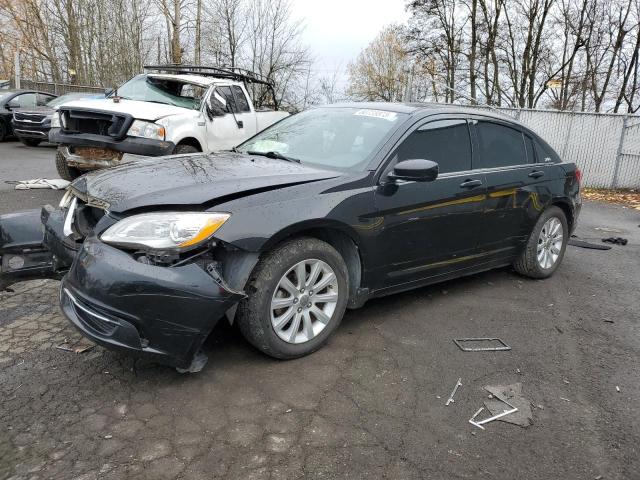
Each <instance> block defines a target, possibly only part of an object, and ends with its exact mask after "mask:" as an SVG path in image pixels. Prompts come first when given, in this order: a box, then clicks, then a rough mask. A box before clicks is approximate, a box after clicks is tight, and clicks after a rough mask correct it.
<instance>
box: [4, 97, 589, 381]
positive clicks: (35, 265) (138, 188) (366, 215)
mask: <svg viewBox="0 0 640 480" xmlns="http://www.w3.org/2000/svg"><path fill="white" fill-rule="evenodd" d="M579 192H580V171H579V170H578V169H577V168H576V165H575V164H572V163H563V162H562V161H561V160H560V158H558V155H557V154H556V153H555V152H554V151H553V150H552V149H551V147H549V145H548V144H547V143H546V142H545V141H544V140H542V139H541V138H540V137H539V136H538V135H536V134H535V133H534V132H532V131H531V130H529V129H528V128H526V127H524V126H522V125H521V124H519V123H517V122H515V121H513V120H512V119H511V118H507V117H503V116H500V115H495V114H493V113H489V112H486V111H478V110H474V109H469V108H462V107H454V106H450V107H443V106H441V105H425V104H385V103H368V104H357V103H356V104H343V105H335V106H328V107H321V108H316V109H313V110H309V111H305V112H303V113H300V114H297V115H294V116H292V117H289V118H286V119H284V120H282V121H281V122H279V123H277V124H275V125H273V126H271V127H270V128H268V129H266V130H265V131H263V132H261V133H259V134H258V135H256V136H255V137H253V138H251V139H250V140H248V141H246V142H245V143H243V144H241V145H240V146H238V147H237V148H236V149H234V150H233V151H230V152H219V153H215V154H210V155H205V154H191V155H179V156H171V157H163V158H161V159H158V158H155V159H153V161H152V162H149V161H145V160H140V161H136V162H134V163H130V164H127V165H122V166H121V167H117V168H113V169H110V170H105V171H100V172H95V173H90V174H87V175H84V176H82V177H80V178H79V179H77V180H75V181H74V182H73V183H72V185H71V187H70V189H69V191H68V193H67V195H66V196H65V198H64V199H63V201H62V203H61V206H60V208H59V209H56V210H54V209H52V208H51V207H45V208H44V209H43V210H42V212H39V211H30V212H25V213H23V214H13V215H10V216H3V217H0V239H1V240H0V242H2V243H0V255H2V276H0V280H3V279H4V281H5V283H9V282H12V281H15V280H17V279H19V278H28V277H33V276H54V275H60V276H62V275H64V278H63V279H62V286H61V290H60V299H61V300H60V301H61V305H62V309H63V311H64V313H65V314H66V315H67V317H68V318H69V319H70V321H71V322H72V323H73V324H74V325H76V327H78V328H79V329H80V330H81V331H82V332H83V333H84V334H85V335H86V336H88V337H90V338H92V339H93V340H95V341H96V342H98V343H100V344H102V345H105V346H107V347H110V348H119V349H123V350H126V351H130V352H136V353H138V354H147V355H150V356H153V357H154V358H156V359H158V360H160V361H162V362H166V363H169V364H173V365H177V366H178V367H180V368H185V369H190V370H192V371H193V370H197V369H198V368H200V367H201V366H202V356H201V355H198V352H199V351H200V347H201V345H202V343H203V342H204V340H205V339H206V338H207V336H208V335H209V334H210V332H211V331H212V329H213V327H214V325H215V324H216V323H217V322H218V320H220V319H221V318H223V317H224V316H225V315H226V317H227V318H228V319H229V321H235V322H237V323H238V324H239V327H240V330H241V331H242V333H243V334H244V335H245V337H246V338H247V339H248V340H249V341H250V342H251V343H252V344H253V345H254V346H256V347H257V348H259V349H260V350H262V351H263V352H265V353H267V354H269V355H271V356H274V357H277V358H295V357H299V356H301V355H306V354H308V353H311V352H313V351H314V350H316V349H318V348H319V347H320V346H321V345H322V344H323V343H324V342H325V341H326V340H327V338H328V337H329V335H330V334H331V333H332V332H333V331H334V330H335V329H336V328H337V326H338V324H339V323H340V320H341V319H342V316H343V314H344V311H345V309H346V308H347V307H350V308H356V307H359V306H361V305H362V304H363V303H364V302H365V301H366V300H367V299H369V298H372V297H377V296H381V295H387V294H390V293H394V292H399V291H403V290H408V289H412V288H416V287H420V286H422V285H427V284H430V283H434V282H440V281H443V280H447V279H451V278H455V277H460V276H462V275H470V274H473V273H477V272H481V271H484V270H488V269H491V268H496V267H504V266H507V265H513V266H514V268H515V269H516V271H518V272H519V273H521V274H523V275H525V276H528V277H531V278H536V279H540V278H545V277H548V276H550V275H552V274H553V272H554V271H555V270H556V269H557V268H558V266H559V265H560V263H561V261H562V258H563V255H564V253H565V247H566V244H567V240H568V238H569V236H570V234H571V232H572V231H573V229H574V228H575V226H576V222H577V219H578V215H579V212H580V205H581V201H580V193H579ZM41 220H42V222H43V223H44V232H45V233H44V238H43V234H42V232H43V228H42V225H41V223H40V222H41Z"/></svg>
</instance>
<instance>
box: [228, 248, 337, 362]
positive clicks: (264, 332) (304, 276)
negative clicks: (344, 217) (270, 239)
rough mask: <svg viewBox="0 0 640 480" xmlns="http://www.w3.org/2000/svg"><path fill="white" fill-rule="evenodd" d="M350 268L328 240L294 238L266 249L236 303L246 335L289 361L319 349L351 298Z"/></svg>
mask: <svg viewBox="0 0 640 480" xmlns="http://www.w3.org/2000/svg"><path fill="white" fill-rule="evenodd" d="M347 277H348V272H347V266H346V265H345V263H344V260H343V259H342V256H341V255H340V254H339V253H338V252H337V251H336V249H335V248H333V247H332V246H331V245H329V244H328V243H325V242H323V241H321V240H318V239H316V238H296V239H293V240H290V241H288V242H286V243H283V244H282V245H280V246H279V247H277V248H275V249H274V250H273V251H271V252H269V253H267V254H266V255H265V256H264V257H263V258H262V259H261V260H260V262H259V263H258V265H257V266H256V268H255V269H254V271H253V272H252V273H251V276H250V277H249V282H248V283H247V287H246V288H245V291H246V293H247V294H248V297H247V298H246V299H244V300H242V301H241V302H240V304H239V306H238V312H237V316H236V318H237V322H238V326H239V327H240V331H241V332H242V334H243V335H244V337H245V338H246V339H247V340H248V341H249V343H251V344H252V345H253V346H254V347H256V348H258V349H259V350H262V351H263V352H264V353H266V354H267V355H269V356H272V357H275V358H281V359H290V358H297V357H302V356H304V355H308V354H310V353H312V352H314V351H316V350H317V349H319V348H320V347H321V346H322V345H323V344H324V343H325V342H326V341H327V338H329V336H330V335H331V333H333V331H334V330H335V329H336V328H337V327H338V325H339V324H340V321H341V320H342V316H343V315H344V311H345V309H346V307H347V299H348V298H349V283H348V281H347Z"/></svg>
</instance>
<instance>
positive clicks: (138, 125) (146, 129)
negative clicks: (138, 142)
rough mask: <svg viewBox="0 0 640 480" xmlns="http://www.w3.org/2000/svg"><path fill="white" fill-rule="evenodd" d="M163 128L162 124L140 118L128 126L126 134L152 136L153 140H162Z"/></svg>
mask: <svg viewBox="0 0 640 480" xmlns="http://www.w3.org/2000/svg"><path fill="white" fill-rule="evenodd" d="M165 133H166V132H165V129H164V127H163V126H162V125H158V124H157V123H153V122H145V121H142V120H134V122H133V123H132V124H131V126H130V127H129V131H128V132H127V135H129V136H131V137H143V138H152V139H154V140H164V137H165Z"/></svg>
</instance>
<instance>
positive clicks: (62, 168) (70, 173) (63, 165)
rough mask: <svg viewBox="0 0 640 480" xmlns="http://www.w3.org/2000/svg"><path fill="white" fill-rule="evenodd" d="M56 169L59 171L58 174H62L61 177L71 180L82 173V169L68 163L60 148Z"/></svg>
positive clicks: (57, 153) (57, 154)
mask: <svg viewBox="0 0 640 480" xmlns="http://www.w3.org/2000/svg"><path fill="white" fill-rule="evenodd" d="M56 170H57V171H58V175H60V178H62V179H64V180H68V181H70V182H72V181H73V180H75V179H76V178H78V177H79V176H80V175H82V172H81V171H80V170H78V169H77V168H74V167H70V166H69V165H68V164H67V159H66V158H64V155H63V154H62V152H61V151H60V150H58V151H56Z"/></svg>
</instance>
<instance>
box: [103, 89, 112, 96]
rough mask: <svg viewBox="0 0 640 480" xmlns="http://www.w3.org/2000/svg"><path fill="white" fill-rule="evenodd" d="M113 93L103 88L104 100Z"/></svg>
mask: <svg viewBox="0 0 640 480" xmlns="http://www.w3.org/2000/svg"><path fill="white" fill-rule="evenodd" d="M113 92H114V89H113V88H105V89H104V96H105V98H106V97H108V96H109V95H111V94H112V93H113Z"/></svg>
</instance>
